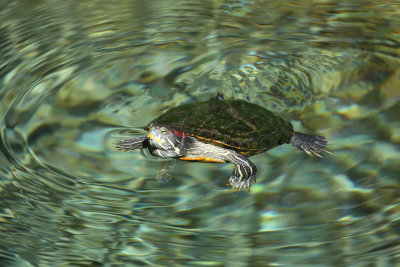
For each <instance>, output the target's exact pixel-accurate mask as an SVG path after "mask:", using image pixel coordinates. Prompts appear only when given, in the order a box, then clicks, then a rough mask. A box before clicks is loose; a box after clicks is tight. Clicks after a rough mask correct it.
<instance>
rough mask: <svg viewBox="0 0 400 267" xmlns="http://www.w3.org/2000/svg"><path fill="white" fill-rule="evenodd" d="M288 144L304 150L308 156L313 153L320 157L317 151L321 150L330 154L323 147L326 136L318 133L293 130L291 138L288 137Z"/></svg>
mask: <svg viewBox="0 0 400 267" xmlns="http://www.w3.org/2000/svg"><path fill="white" fill-rule="evenodd" d="M289 144H291V145H292V146H295V147H297V148H298V149H300V150H304V152H306V153H307V154H308V155H310V156H312V154H314V155H316V156H318V157H320V158H322V156H321V155H319V154H318V152H321V151H323V152H326V153H328V154H332V153H331V152H329V151H327V150H326V149H325V148H326V145H327V144H328V141H326V138H325V137H323V136H319V135H312V134H304V133H297V132H295V133H294V135H293V137H292V139H290V142H289Z"/></svg>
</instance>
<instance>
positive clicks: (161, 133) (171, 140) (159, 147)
mask: <svg viewBox="0 0 400 267" xmlns="http://www.w3.org/2000/svg"><path fill="white" fill-rule="evenodd" d="M185 137H186V135H185V133H184V132H183V131H180V130H177V129H173V128H172V127H168V126H159V125H154V124H151V125H150V126H149V134H148V135H147V138H148V140H149V143H150V153H151V154H153V155H154V156H157V157H161V158H173V157H179V156H182V153H183V145H184V141H185Z"/></svg>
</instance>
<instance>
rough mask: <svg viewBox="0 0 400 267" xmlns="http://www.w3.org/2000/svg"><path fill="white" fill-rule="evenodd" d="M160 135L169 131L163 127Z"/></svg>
mask: <svg viewBox="0 0 400 267" xmlns="http://www.w3.org/2000/svg"><path fill="white" fill-rule="evenodd" d="M160 133H161V134H166V133H168V130H167V129H166V128H164V127H163V128H161V129H160Z"/></svg>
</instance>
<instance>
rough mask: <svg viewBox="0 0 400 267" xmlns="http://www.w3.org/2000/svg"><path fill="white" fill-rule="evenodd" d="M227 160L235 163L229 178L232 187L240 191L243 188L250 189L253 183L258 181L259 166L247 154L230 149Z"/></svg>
mask: <svg viewBox="0 0 400 267" xmlns="http://www.w3.org/2000/svg"><path fill="white" fill-rule="evenodd" d="M225 160H226V161H230V162H232V163H233V164H235V167H234V168H233V173H232V176H231V178H230V179H229V184H230V185H231V186H232V189H238V190H239V191H240V190H241V189H242V188H246V189H248V190H250V187H251V185H252V184H255V183H256V174H257V167H256V166H255V165H254V164H253V163H252V162H251V161H250V160H249V159H248V158H247V157H246V156H244V155H242V154H240V153H237V152H235V151H233V150H229V152H228V153H227V158H226V159H225Z"/></svg>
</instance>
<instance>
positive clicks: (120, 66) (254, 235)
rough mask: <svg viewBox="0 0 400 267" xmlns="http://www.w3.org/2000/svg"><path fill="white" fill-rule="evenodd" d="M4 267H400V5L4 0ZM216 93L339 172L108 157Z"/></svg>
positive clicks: (271, 161)
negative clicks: (242, 172) (324, 141)
mask: <svg viewBox="0 0 400 267" xmlns="http://www.w3.org/2000/svg"><path fill="white" fill-rule="evenodd" d="M0 5H1V10H0V18H1V21H2V23H1V25H0V38H1V40H2V41H1V44H0V57H1V61H0V103H1V105H0V114H1V115H2V117H1V145H0V149H1V156H0V183H1V184H0V194H1V197H0V208H1V210H0V229H1V231H0V240H2V242H1V243H0V263H1V265H4V266H102V265H105V266H122V265H124V264H126V265H130V266H267V265H268V266H279V265H280V266H312V265H319V266H366V265H367V263H371V264H374V265H371V266H395V265H396V264H400V259H399V256H398V255H399V253H398V252H399V251H400V242H399V218H400V209H399V205H398V202H399V200H400V197H399V196H400V195H399V180H398V178H399V173H400V167H399V166H400V152H399V151H400V149H399V143H400V124H399V120H398V118H399V115H398V114H399V111H400V90H399V85H400V67H399V60H398V57H399V54H400V52H399V51H400V50H399V46H400V45H399V39H400V36H399V31H398V29H399V27H400V20H399V15H400V6H399V4H398V3H396V2H395V1H394V2H393V3H390V1H384V3H383V2H382V3H381V2H372V1H371V2H369V1H357V2H354V3H353V2H350V1H306V0H304V1H302V2H292V3H290V2H285V3H283V2H281V1H192V2H191V1H165V0H163V1H147V2H144V1H140V0H136V1H117V2H116V1H101V2H98V1H23V0H18V1H3V2H2V3H1V4H0ZM216 92H222V93H224V94H225V97H226V98H228V99H229V98H235V99H246V100H248V101H251V102H254V103H257V104H259V105H262V106H264V107H267V108H269V109H271V110H273V111H275V112H278V113H279V114H280V115H281V116H283V117H285V118H286V119H288V120H291V121H292V122H293V124H294V126H295V128H296V130H298V131H304V132H310V133H315V134H320V135H324V136H326V137H327V138H328V140H329V141H330V146H329V149H330V150H331V151H333V152H334V153H333V155H330V156H326V157H325V158H324V159H318V158H310V157H308V156H307V155H305V154H304V153H300V152H298V151H297V150H296V151H295V150H294V149H292V148H291V147H289V146H282V147H279V148H276V149H274V150H272V151H269V152H268V153H264V154H262V155H258V156H255V157H253V158H252V160H253V161H254V163H255V164H256V165H257V166H258V168H259V174H258V183H257V184H256V185H254V186H253V187H252V191H251V192H250V193H248V192H240V193H235V192H230V191H229V190H228V188H227V187H226V183H227V179H228V177H229V175H230V173H231V168H232V166H230V165H229V164H228V165H213V164H201V163H187V162H176V166H175V168H174V169H173V171H172V173H171V178H170V179H159V178H157V177H158V174H159V171H160V170H161V169H163V167H164V166H165V164H166V162H165V161H163V160H159V159H154V158H152V157H150V156H149V155H148V154H146V153H144V152H143V153H140V152H132V153H125V154H123V153H119V152H118V151H115V150H113V148H112V143H113V142H115V141H116V140H119V139H121V138H123V137H128V136H135V135H141V134H143V133H144V130H143V127H144V126H145V125H146V124H147V123H148V122H149V121H151V120H152V119H154V118H156V117H157V116H159V115H160V114H161V113H162V112H164V111H165V110H167V109H169V108H171V107H174V106H177V105H180V104H183V103H192V102H196V101H201V100H207V99H210V98H211V97H213V96H215V94H216Z"/></svg>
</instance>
